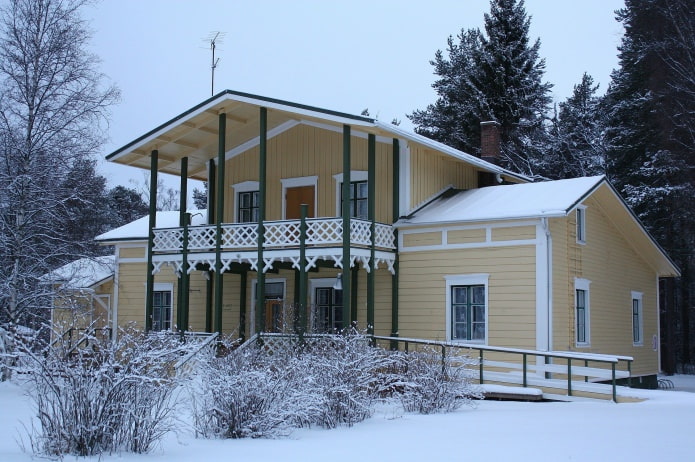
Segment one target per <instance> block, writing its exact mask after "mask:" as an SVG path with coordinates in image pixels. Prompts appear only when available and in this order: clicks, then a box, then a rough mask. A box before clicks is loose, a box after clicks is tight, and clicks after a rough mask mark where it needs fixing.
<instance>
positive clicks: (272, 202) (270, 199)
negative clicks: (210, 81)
mask: <svg viewBox="0 0 695 462" xmlns="http://www.w3.org/2000/svg"><path fill="white" fill-rule="evenodd" d="M258 156H259V148H258V147H254V148H252V149H249V150H248V151H246V152H244V153H242V154H239V155H237V156H236V157H234V158H232V159H230V160H228V161H227V163H226V165H225V169H226V172H225V178H226V183H227V189H226V191H227V195H226V197H225V205H226V207H225V209H226V212H225V213H226V215H225V221H226V222H231V221H233V220H232V219H233V217H234V210H235V207H236V199H235V197H234V194H233V189H232V188H231V186H232V185H234V184H237V183H241V182H244V181H258ZM267 156H268V157H267V182H268V183H267V207H268V208H267V211H266V214H267V219H268V220H280V219H282V216H283V210H282V204H283V199H282V183H281V180H282V179H289V178H300V177H307V176H318V188H317V197H318V199H317V204H316V216H318V217H335V216H338V215H339V212H338V211H337V210H336V181H335V179H334V178H333V175H336V174H339V173H343V135H342V133H339V132H334V131H330V130H324V129H320V128H316V127H312V126H308V125H303V124H301V125H297V126H296V127H294V128H292V129H290V130H288V131H286V132H284V133H282V134H280V135H277V136H275V137H273V138H271V139H269V140H268V148H267ZM351 156H352V157H351V160H352V162H351V165H352V170H362V171H366V170H367V139H366V138H361V137H356V136H353V137H351ZM392 164H393V155H392V146H391V145H390V144H384V143H379V142H377V143H376V182H377V184H376V203H375V206H376V221H377V222H380V223H392V220H391V215H392V208H391V203H392V197H393V194H392V190H393V184H392V180H391V178H392V176H393V175H392V173H391V172H392Z"/></svg>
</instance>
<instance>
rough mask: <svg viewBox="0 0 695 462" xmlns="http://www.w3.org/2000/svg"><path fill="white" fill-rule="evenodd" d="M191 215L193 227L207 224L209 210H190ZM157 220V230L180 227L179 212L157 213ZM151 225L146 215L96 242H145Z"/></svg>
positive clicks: (108, 233)
mask: <svg viewBox="0 0 695 462" xmlns="http://www.w3.org/2000/svg"><path fill="white" fill-rule="evenodd" d="M189 213H190V214H191V225H203V224H205V223H207V215H208V213H207V210H189ZM156 220H157V224H156V225H157V228H176V227H178V226H179V211H178V210H169V211H164V212H157V217H156ZM149 225H150V217H149V215H145V216H144V217H142V218H138V219H137V220H135V221H131V222H130V223H127V224H125V225H123V226H119V227H118V228H115V229H112V230H111V231H107V232H105V233H103V234H100V235H98V236H97V237H95V238H94V240H95V241H97V242H99V243H102V244H106V245H108V244H112V243H114V242H123V241H144V240H147V237H148V228H149Z"/></svg>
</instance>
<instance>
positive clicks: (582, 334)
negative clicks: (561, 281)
mask: <svg viewBox="0 0 695 462" xmlns="http://www.w3.org/2000/svg"><path fill="white" fill-rule="evenodd" d="M590 284H591V282H590V281H588V280H586V279H579V278H577V279H575V281H574V332H575V335H574V339H575V343H576V345H577V346H589V343H590V338H591V336H590V331H591V330H590V328H591V322H590V319H591V318H590V309H589V308H590V303H589V300H590V297H589V285H590Z"/></svg>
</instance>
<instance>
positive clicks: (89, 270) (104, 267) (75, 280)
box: [41, 255, 116, 290]
mask: <svg viewBox="0 0 695 462" xmlns="http://www.w3.org/2000/svg"><path fill="white" fill-rule="evenodd" d="M115 261H116V257H115V256H113V255H106V256H103V257H95V258H80V259H79V260H75V261H73V262H70V263H68V264H66V265H63V266H61V267H60V268H57V269H55V270H53V271H51V272H50V273H48V274H46V275H45V276H43V277H42V278H41V279H42V281H43V282H45V283H48V284H59V285H60V289H63V290H67V289H69V290H75V289H90V288H93V287H95V286H98V285H100V284H103V283H104V282H106V281H107V280H109V279H111V278H112V277H113V274H114V270H115Z"/></svg>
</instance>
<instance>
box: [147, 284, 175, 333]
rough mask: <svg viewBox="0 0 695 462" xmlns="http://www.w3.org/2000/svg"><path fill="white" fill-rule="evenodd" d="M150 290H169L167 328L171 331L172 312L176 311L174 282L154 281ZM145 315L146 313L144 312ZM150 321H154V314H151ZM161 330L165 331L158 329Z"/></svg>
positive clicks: (172, 325) (172, 322) (172, 324)
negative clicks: (169, 311)
mask: <svg viewBox="0 0 695 462" xmlns="http://www.w3.org/2000/svg"><path fill="white" fill-rule="evenodd" d="M152 292H169V294H170V296H171V315H170V317H169V329H168V331H171V330H172V329H173V328H174V313H175V312H176V308H177V307H176V306H175V303H176V302H175V299H174V284H173V283H171V282H155V283H154V285H153V286H152ZM145 316H147V314H145ZM152 322H154V315H152ZM160 330H161V331H162V332H167V330H164V329H160Z"/></svg>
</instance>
